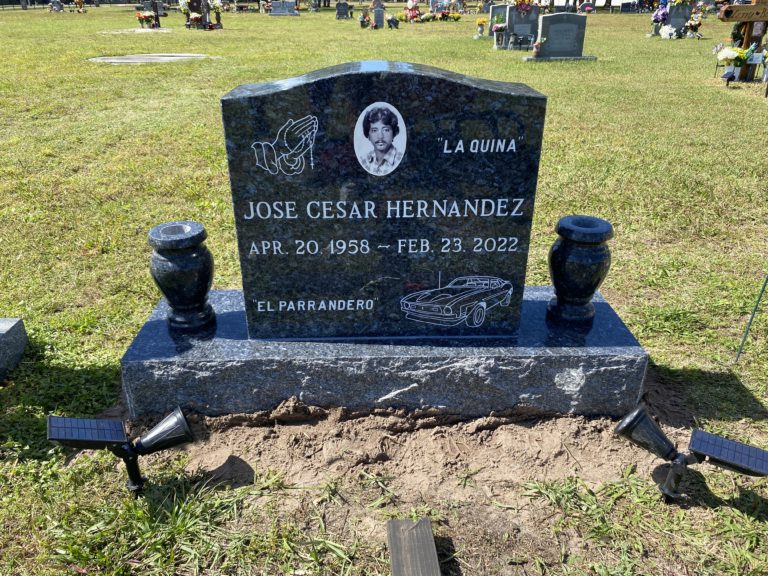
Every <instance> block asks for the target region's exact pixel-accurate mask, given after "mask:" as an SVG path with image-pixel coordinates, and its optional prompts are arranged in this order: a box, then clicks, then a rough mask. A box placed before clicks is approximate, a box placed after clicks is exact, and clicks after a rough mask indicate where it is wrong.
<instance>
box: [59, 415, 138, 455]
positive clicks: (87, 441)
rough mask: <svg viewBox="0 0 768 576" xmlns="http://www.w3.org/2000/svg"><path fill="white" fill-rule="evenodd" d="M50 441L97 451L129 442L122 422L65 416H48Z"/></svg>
mask: <svg viewBox="0 0 768 576" xmlns="http://www.w3.org/2000/svg"><path fill="white" fill-rule="evenodd" d="M48 440H50V441H51V442H58V443H59V444H63V445H64V446H72V447H73V448H97V449H98V448H105V447H106V446H111V445H115V444H117V445H119V444H125V443H126V442H128V438H127V437H126V435H125V428H123V422H122V421H121V420H95V419H90V418H64V417H63V416H48Z"/></svg>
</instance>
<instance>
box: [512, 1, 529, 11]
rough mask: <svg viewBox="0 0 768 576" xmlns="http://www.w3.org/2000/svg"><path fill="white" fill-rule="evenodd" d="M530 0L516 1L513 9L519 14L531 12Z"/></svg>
mask: <svg viewBox="0 0 768 576" xmlns="http://www.w3.org/2000/svg"><path fill="white" fill-rule="evenodd" d="M531 2H532V0H517V2H516V3H515V7H516V8H517V11H518V12H520V14H526V13H528V12H530V11H531Z"/></svg>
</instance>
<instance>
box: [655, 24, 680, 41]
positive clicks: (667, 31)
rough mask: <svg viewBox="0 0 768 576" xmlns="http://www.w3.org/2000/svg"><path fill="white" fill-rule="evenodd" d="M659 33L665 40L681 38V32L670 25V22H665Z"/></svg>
mask: <svg viewBox="0 0 768 576" xmlns="http://www.w3.org/2000/svg"><path fill="white" fill-rule="evenodd" d="M659 34H660V35H661V37H662V38H664V39H665V40H674V39H675V38H680V34H679V32H678V30H677V28H675V27H674V26H670V25H669V24H665V25H664V26H662V27H661V28H660V29H659Z"/></svg>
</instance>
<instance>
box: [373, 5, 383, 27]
mask: <svg viewBox="0 0 768 576" xmlns="http://www.w3.org/2000/svg"><path fill="white" fill-rule="evenodd" d="M373 24H374V25H375V26H376V28H378V29H379V30H381V29H382V28H384V8H374V9H373Z"/></svg>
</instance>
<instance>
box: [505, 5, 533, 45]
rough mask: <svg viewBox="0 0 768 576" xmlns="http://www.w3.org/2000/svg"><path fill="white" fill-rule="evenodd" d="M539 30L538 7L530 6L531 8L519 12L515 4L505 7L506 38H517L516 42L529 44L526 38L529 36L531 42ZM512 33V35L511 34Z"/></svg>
mask: <svg viewBox="0 0 768 576" xmlns="http://www.w3.org/2000/svg"><path fill="white" fill-rule="evenodd" d="M538 31H539V7H538V6H531V9H530V10H528V11H526V12H520V11H519V10H518V9H517V6H508V7H507V38H508V41H509V38H513V39H516V40H517V43H518V44H519V45H520V46H522V45H523V44H525V46H526V47H527V45H528V44H529V42H528V39H529V38H531V43H532V42H533V40H535V39H536V37H537V35H538ZM513 35H514V36H513Z"/></svg>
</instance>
